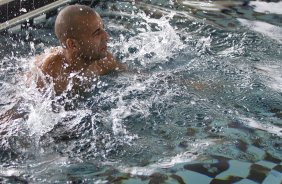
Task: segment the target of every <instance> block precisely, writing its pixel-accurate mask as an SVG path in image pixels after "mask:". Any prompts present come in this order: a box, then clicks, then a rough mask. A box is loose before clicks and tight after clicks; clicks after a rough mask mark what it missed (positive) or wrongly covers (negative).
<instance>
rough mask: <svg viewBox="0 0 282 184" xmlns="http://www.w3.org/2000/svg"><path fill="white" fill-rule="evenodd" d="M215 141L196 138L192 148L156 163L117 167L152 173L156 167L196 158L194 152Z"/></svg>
mask: <svg viewBox="0 0 282 184" xmlns="http://www.w3.org/2000/svg"><path fill="white" fill-rule="evenodd" d="M217 141H218V140H217V139H214V140H212V139H207V140H196V141H194V142H197V143H191V147H192V148H191V149H190V150H189V151H186V152H183V153H180V154H177V155H176V156H174V157H170V158H164V159H162V160H159V161H158V162H157V163H153V164H150V165H148V166H146V167H126V166H119V167H118V169H119V170H120V171H121V172H125V173H130V174H132V175H147V176H149V175H151V174H153V173H154V172H155V171H156V170H157V169H160V168H169V167H173V166H174V165H176V164H179V163H185V162H191V161H193V160H196V159H197V158H198V155H199V154H194V153H200V152H202V151H203V150H204V149H206V148H208V147H209V146H212V145H214V144H216V142H217Z"/></svg>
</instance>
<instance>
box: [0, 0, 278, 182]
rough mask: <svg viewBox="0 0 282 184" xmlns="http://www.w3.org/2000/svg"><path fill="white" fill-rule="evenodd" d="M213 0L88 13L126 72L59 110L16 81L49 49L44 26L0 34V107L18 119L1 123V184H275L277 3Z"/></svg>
mask: <svg viewBox="0 0 282 184" xmlns="http://www.w3.org/2000/svg"><path fill="white" fill-rule="evenodd" d="M222 3H223V2H222V1H213V2H205V1H178V2H174V1H157V0H155V1H150V2H149V1H139V2H136V3H132V2H125V1H124V2H119V3H108V4H107V6H108V7H107V9H100V8H98V9H97V11H99V13H101V15H102V16H103V19H104V21H105V23H106V27H107V29H108V32H109V34H110V35H111V40H110V43H109V47H110V48H111V50H112V51H113V53H114V54H115V55H116V56H117V57H118V58H119V59H120V60H121V61H122V62H125V63H127V64H128V65H129V67H130V68H131V70H132V72H127V73H119V74H115V73H114V74H111V75H109V76H103V77H100V78H99V79H98V83H95V86H94V87H93V91H91V92H89V94H87V95H86V96H85V97H84V98H76V99H66V100H65V105H61V104H59V103H54V100H52V99H51V97H50V96H49V94H48V93H46V94H45V95H44V96H42V95H41V94H39V93H38V92H37V91H36V90H34V89H27V88H26V87H25V86H24V85H23V79H22V77H21V75H22V73H23V72H24V71H26V70H28V68H29V65H30V63H31V61H32V59H33V58H34V55H35V54H37V53H40V52H42V51H43V50H44V49H47V50H48V48H49V47H50V46H55V45H58V42H57V41H56V39H55V37H54V34H53V30H52V29H53V28H52V21H53V20H52V19H50V20H48V21H47V22H46V25H45V27H44V28H43V29H32V30H27V31H23V32H21V34H19V35H18V36H1V38H0V39H1V43H0V53H1V56H3V57H2V58H1V62H0V64H1V67H0V69H1V73H0V79H1V80H0V85H1V89H0V93H1V95H0V111H1V114H3V113H4V112H6V111H7V110H8V109H11V108H12V107H14V106H15V109H16V110H17V111H18V112H21V114H22V116H21V117H20V118H18V117H11V119H2V120H1V121H2V122H1V125H0V130H1V131H0V132H1V142H0V143H1V144H0V151H1V155H0V158H1V164H0V181H1V182H2V183H67V182H69V183H193V184H198V183H201V184H206V183H239V184H248V183H250V184H252V183H263V184H276V183H277V184H280V183H281V182H282V174H281V171H282V169H281V168H282V166H281V158H282V147H281V146H282V145H281V136H282V120H281V118H282V114H281V113H282V72H281V71H282V70H281V67H282V64H281V58H282V44H281V43H282V28H281V24H282V23H281V20H282V18H281V17H282V15H281V13H280V11H279V10H281V8H282V5H281V3H280V2H277V3H265V2H256V1H254V2H253V1H251V2H250V3H249V4H247V5H245V6H241V4H240V2H239V1H234V2H233V1H232V2H229V4H222ZM267 6H268V8H267V9H264V8H265V7H267ZM276 9H278V10H277V11H276Z"/></svg>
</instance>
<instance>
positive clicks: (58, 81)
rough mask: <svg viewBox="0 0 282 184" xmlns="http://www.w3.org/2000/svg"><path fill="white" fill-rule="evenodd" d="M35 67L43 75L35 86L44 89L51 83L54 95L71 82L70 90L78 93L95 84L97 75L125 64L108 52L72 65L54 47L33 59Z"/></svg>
mask: <svg viewBox="0 0 282 184" xmlns="http://www.w3.org/2000/svg"><path fill="white" fill-rule="evenodd" d="M35 67H36V68H37V69H39V70H40V71H41V72H42V73H43V74H44V76H45V78H44V79H42V78H41V77H39V78H38V80H37V87H38V88H40V89H44V88H45V87H48V86H46V83H49V84H53V87H54V91H55V93H56V95H60V94H61V93H62V92H64V91H65V90H66V89H67V87H68V85H70V83H72V84H71V85H73V86H72V91H73V92H74V91H75V92H76V93H79V92H83V91H84V90H86V89H88V88H90V87H91V85H95V83H94V82H93V81H95V80H96V79H97V76H101V75H106V74H109V73H111V72H114V71H122V70H126V69H127V66H126V65H125V64H121V63H119V62H118V61H117V60H116V59H115V58H114V57H113V55H112V54H111V53H110V52H107V56H106V57H105V58H103V59H100V60H98V61H93V62H92V63H90V64H82V65H81V66H77V65H75V66H72V65H69V64H68V63H67V62H66V58H65V56H64V55H63V54H62V51H61V50H60V49H59V48H55V49H53V50H52V51H51V53H49V54H48V56H47V58H45V59H44V60H42V56H40V57H39V58H38V60H36V61H35Z"/></svg>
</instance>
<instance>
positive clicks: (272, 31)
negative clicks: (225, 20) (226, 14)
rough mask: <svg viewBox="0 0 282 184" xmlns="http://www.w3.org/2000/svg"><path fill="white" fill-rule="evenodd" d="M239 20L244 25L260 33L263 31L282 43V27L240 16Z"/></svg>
mask: <svg viewBox="0 0 282 184" xmlns="http://www.w3.org/2000/svg"><path fill="white" fill-rule="evenodd" d="M238 21H239V22H241V24H242V25H243V26H246V27H248V28H249V29H251V30H254V31H256V32H258V33H261V34H263V35H265V36H268V37H269V38H272V39H274V40H276V41H278V42H279V43H282V28H281V27H278V26H275V25H272V24H269V23H266V22H261V21H251V20H246V19H241V18H238Z"/></svg>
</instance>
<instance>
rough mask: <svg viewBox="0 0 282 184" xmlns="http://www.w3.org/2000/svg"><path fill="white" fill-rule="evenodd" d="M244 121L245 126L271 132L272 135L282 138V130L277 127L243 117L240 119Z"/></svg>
mask: <svg viewBox="0 0 282 184" xmlns="http://www.w3.org/2000/svg"><path fill="white" fill-rule="evenodd" d="M240 119H241V120H242V123H244V124H245V125H247V126H249V127H252V128H256V129H259V130H263V131H266V132H269V133H271V134H275V135H278V136H280V137H281V136H282V128H281V127H278V126H275V125H270V124H269V123H268V124H263V123H262V122H258V121H256V120H254V119H253V118H246V117H241V118H240Z"/></svg>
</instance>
